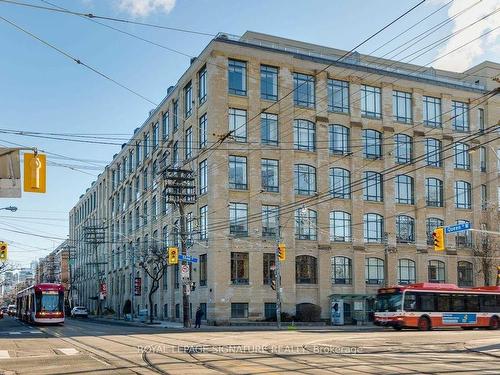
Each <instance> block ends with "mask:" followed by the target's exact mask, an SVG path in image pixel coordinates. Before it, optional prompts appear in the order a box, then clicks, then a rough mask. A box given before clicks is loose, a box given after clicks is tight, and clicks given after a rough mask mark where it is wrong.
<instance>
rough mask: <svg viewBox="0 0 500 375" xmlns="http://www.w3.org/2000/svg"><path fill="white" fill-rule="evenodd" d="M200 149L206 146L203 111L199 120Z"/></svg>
mask: <svg viewBox="0 0 500 375" xmlns="http://www.w3.org/2000/svg"><path fill="white" fill-rule="evenodd" d="M199 131H200V134H199V138H200V149H202V148H205V147H207V114H206V113H204V114H203V115H202V116H201V117H200V120H199Z"/></svg>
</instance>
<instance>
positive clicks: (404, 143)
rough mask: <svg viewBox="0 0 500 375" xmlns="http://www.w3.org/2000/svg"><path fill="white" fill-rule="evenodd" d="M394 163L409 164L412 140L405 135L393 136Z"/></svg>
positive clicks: (411, 153)
mask: <svg viewBox="0 0 500 375" xmlns="http://www.w3.org/2000/svg"><path fill="white" fill-rule="evenodd" d="M394 143H395V145H394V146H395V147H394V153H395V155H394V161H395V162H396V163H398V164H407V163H411V161H412V155H413V138H412V137H410V136H409V135H406V134H396V135H395V136H394Z"/></svg>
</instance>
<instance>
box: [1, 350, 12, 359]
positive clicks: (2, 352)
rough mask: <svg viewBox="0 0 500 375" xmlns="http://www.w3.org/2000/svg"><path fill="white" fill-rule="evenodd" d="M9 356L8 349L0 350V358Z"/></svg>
mask: <svg viewBox="0 0 500 375" xmlns="http://www.w3.org/2000/svg"><path fill="white" fill-rule="evenodd" d="M4 358H10V355H9V351H8V350H0V359H4Z"/></svg>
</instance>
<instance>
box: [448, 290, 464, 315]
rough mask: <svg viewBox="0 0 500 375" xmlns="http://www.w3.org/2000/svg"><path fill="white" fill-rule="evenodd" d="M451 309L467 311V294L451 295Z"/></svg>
mask: <svg viewBox="0 0 500 375" xmlns="http://www.w3.org/2000/svg"><path fill="white" fill-rule="evenodd" d="M450 307H451V310H450V311H453V312H465V311H467V310H466V309H465V295H463V294H454V295H452V296H451V306H450Z"/></svg>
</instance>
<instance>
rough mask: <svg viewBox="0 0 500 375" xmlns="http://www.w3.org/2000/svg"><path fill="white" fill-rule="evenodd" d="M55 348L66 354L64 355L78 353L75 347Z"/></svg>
mask: <svg viewBox="0 0 500 375" xmlns="http://www.w3.org/2000/svg"><path fill="white" fill-rule="evenodd" d="M57 350H59V351H60V352H61V353H63V354H66V355H75V354H78V350H76V349H75V348H59V349H57Z"/></svg>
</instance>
